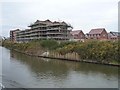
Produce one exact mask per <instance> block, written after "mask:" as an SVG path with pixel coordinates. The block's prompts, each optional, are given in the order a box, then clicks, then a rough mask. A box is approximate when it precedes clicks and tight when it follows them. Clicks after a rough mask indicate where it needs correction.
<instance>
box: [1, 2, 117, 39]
mask: <svg viewBox="0 0 120 90" xmlns="http://www.w3.org/2000/svg"><path fill="white" fill-rule="evenodd" d="M118 2H119V0H3V1H0V36H1V35H2V36H4V37H9V31H10V30H14V29H17V28H19V29H22V30H24V29H27V28H29V27H27V26H29V25H30V24H31V23H34V22H35V21H36V20H46V19H49V20H51V21H65V22H67V23H69V24H71V25H72V26H73V30H82V31H83V32H84V33H88V32H89V31H90V30H91V29H94V28H105V29H106V30H107V32H109V31H118Z"/></svg>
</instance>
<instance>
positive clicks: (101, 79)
mask: <svg viewBox="0 0 120 90" xmlns="http://www.w3.org/2000/svg"><path fill="white" fill-rule="evenodd" d="M0 51H2V53H1V55H0V58H1V59H0V60H1V61H2V74H0V78H1V77H2V84H3V85H4V86H5V87H7V88H118V67H114V66H105V65H98V64H89V63H80V62H72V61H63V60H56V59H46V58H38V57H31V56H27V55H24V54H21V53H18V52H15V51H10V50H8V49H6V48H4V47H0Z"/></svg>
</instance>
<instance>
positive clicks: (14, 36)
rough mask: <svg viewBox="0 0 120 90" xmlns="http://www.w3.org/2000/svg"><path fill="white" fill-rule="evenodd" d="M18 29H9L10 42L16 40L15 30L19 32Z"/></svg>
mask: <svg viewBox="0 0 120 90" xmlns="http://www.w3.org/2000/svg"><path fill="white" fill-rule="evenodd" d="M19 31H20V29H15V30H11V31H10V40H11V41H12V42H17V32H19Z"/></svg>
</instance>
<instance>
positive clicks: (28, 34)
mask: <svg viewBox="0 0 120 90" xmlns="http://www.w3.org/2000/svg"><path fill="white" fill-rule="evenodd" d="M28 27H30V29H26V30H22V31H19V32H17V35H16V37H17V41H18V42H27V41H31V40H34V39H40V40H43V39H53V40H59V41H66V40H69V39H70V31H71V30H72V26H71V25H69V24H67V23H66V22H64V21H63V22H57V21H54V22H52V21H50V20H45V21H40V20H37V21H36V22H34V23H33V24H31V25H29V26H28Z"/></svg>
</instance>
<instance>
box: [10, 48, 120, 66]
mask: <svg viewBox="0 0 120 90" xmlns="http://www.w3.org/2000/svg"><path fill="white" fill-rule="evenodd" d="M10 50H14V51H16V52H19V53H22V54H26V55H28V56H34V57H41V58H49V59H58V60H65V61H73V62H84V63H91V64H100V65H108V66H116V67H120V64H112V63H99V62H95V61H88V60H75V59H66V58H56V57H50V56H41V55H34V54H30V53H25V52H22V51H19V50H16V49H10Z"/></svg>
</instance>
